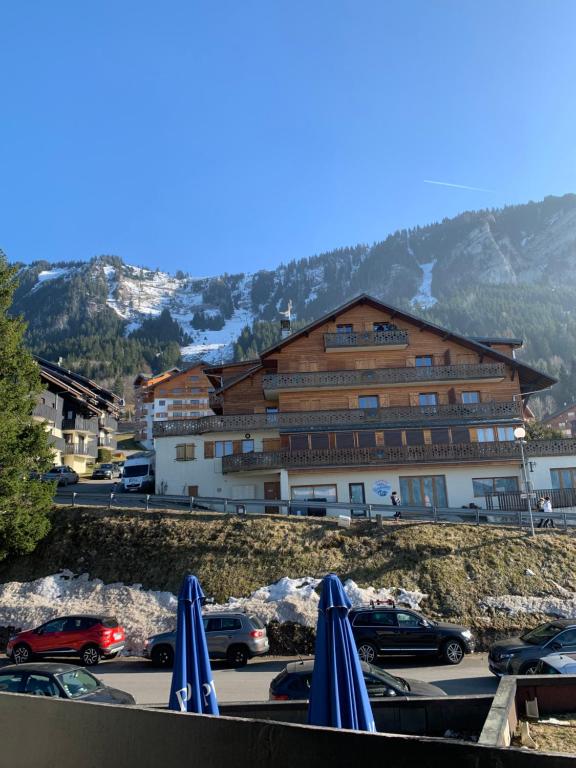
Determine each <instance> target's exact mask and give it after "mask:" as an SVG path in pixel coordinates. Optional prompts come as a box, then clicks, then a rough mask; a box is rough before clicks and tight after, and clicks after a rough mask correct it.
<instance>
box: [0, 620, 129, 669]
mask: <svg viewBox="0 0 576 768" xmlns="http://www.w3.org/2000/svg"><path fill="white" fill-rule="evenodd" d="M124 642H125V634H124V629H123V628H122V627H121V626H120V625H119V624H118V621H117V619H115V618H112V617H111V616H94V615H91V616H62V617H61V618H58V619H52V620H51V621H47V622H46V624H42V625H41V626H40V627H37V628H36V629H29V630H27V631H25V632H19V633H18V634H17V635H14V636H13V637H11V638H10V639H9V640H8V645H7V647H6V654H7V656H9V657H10V658H11V659H12V661H13V662H14V663H15V664H24V663H26V662H29V661H30V660H31V659H32V658H34V657H35V656H47V657H50V656H53V655H58V656H79V657H80V659H81V661H82V663H83V664H84V665H85V666H87V667H90V666H92V665H93V664H97V663H98V662H99V661H100V659H101V658H104V659H113V658H114V657H115V656H117V655H118V654H119V653H120V651H121V650H122V649H123V648H124Z"/></svg>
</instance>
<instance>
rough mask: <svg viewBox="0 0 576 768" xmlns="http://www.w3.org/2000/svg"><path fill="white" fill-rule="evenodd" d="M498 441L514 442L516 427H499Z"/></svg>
mask: <svg viewBox="0 0 576 768" xmlns="http://www.w3.org/2000/svg"><path fill="white" fill-rule="evenodd" d="M498 440H500V441H513V440H514V427H498Z"/></svg>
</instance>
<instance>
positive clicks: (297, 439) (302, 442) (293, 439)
mask: <svg viewBox="0 0 576 768" xmlns="http://www.w3.org/2000/svg"><path fill="white" fill-rule="evenodd" d="M290 450H291V451H306V450H308V435H290Z"/></svg>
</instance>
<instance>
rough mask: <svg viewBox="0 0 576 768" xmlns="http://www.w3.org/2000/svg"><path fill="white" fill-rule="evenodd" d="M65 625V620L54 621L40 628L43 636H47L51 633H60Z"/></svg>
mask: <svg viewBox="0 0 576 768" xmlns="http://www.w3.org/2000/svg"><path fill="white" fill-rule="evenodd" d="M65 623H66V619H54V621H49V622H48V623H47V624H44V626H43V627H42V631H43V634H45V635H46V634H48V633H50V634H51V633H52V632H62V631H63V630H64V624H65Z"/></svg>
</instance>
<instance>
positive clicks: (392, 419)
mask: <svg viewBox="0 0 576 768" xmlns="http://www.w3.org/2000/svg"><path fill="white" fill-rule="evenodd" d="M521 419H522V409H521V406H520V404H519V403H517V402H512V401H507V402H503V403H497V402H487V403H454V404H452V405H407V406H393V407H390V408H368V409H363V408H351V409H349V410H337V411H294V412H290V411H288V412H284V413H253V414H237V415H231V416H205V417H204V418H200V419H179V420H172V421H161V422H155V424H154V437H169V436H174V437H181V436H183V435H201V434H204V433H205V432H250V431H252V430H260V429H266V430H268V429H275V430H294V431H304V430H307V431H322V430H327V429H334V428H345V429H353V428H371V429H379V428H388V429H390V428H394V427H398V428H401V427H407V426H426V425H430V426H432V425H434V426H442V425H450V424H462V423H466V424H471V423H474V422H485V421H487V422H490V424H494V423H498V422H506V423H510V422H511V421H521Z"/></svg>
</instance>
